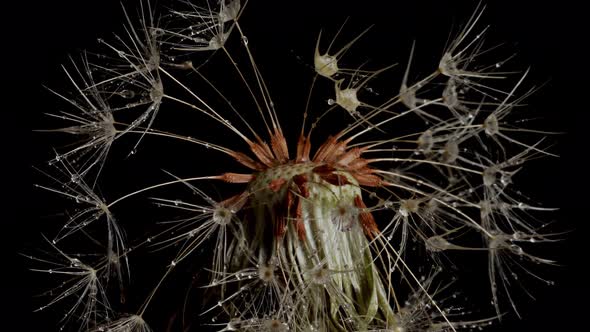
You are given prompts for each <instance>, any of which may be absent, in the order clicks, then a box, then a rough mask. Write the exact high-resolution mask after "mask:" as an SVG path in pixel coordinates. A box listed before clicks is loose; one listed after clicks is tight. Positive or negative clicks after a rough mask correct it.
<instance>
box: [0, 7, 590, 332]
mask: <svg viewBox="0 0 590 332" xmlns="http://www.w3.org/2000/svg"><path fill="white" fill-rule="evenodd" d="M123 2H124V3H128V5H127V6H128V8H134V7H135V5H136V4H135V1H123ZM317 2H320V1H317ZM514 2H515V1H504V0H502V1H490V3H489V4H488V9H487V10H486V13H485V15H484V23H486V24H491V25H492V29H491V37H490V38H491V39H492V40H493V41H496V42H498V41H502V42H506V49H508V50H509V51H512V50H514V51H517V52H518V57H517V59H516V60H515V62H516V64H521V65H522V66H520V67H521V68H523V67H526V66H528V65H530V66H531V69H532V74H531V78H530V79H531V80H533V81H535V80H536V81H540V82H545V81H547V84H546V86H545V87H544V88H543V89H542V90H540V91H539V92H538V93H537V94H536V95H534V96H533V97H531V100H530V102H531V105H532V107H536V108H538V109H539V111H540V113H541V114H542V115H543V116H544V117H546V118H547V119H548V120H547V127H545V128H548V129H552V130H559V131H563V132H566V134H564V135H560V136H558V137H557V138H556V140H557V141H558V144H557V146H556V147H555V150H556V152H557V153H558V154H559V155H560V156H561V157H560V158H559V159H558V160H552V161H548V162H546V163H545V164H543V167H542V168H540V169H538V170H536V171H533V172H536V173H534V174H533V175H532V176H531V177H530V178H528V179H525V181H528V183H525V184H524V186H525V187H528V190H529V192H530V191H531V190H532V191H533V192H535V196H536V198H538V199H539V200H542V201H545V202H548V205H551V206H558V207H560V211H559V212H558V214H557V219H558V220H559V223H560V224H561V225H560V227H563V229H568V230H572V232H571V233H570V234H568V236H567V239H566V240H565V241H563V242H561V243H559V244H558V245H556V246H553V247H552V248H553V249H552V250H555V252H553V253H552V254H555V256H557V257H559V262H560V263H561V264H562V266H560V267H556V268H554V271H552V272H551V273H550V274H551V276H552V277H554V278H553V279H554V280H555V281H556V285H555V286H552V287H539V288H538V289H536V290H537V292H536V293H535V296H536V300H535V301H526V302H525V303H523V305H522V306H521V309H522V313H523V319H522V320H518V319H515V318H514V317H513V316H514V315H510V316H509V317H508V318H507V319H506V320H505V321H504V323H503V325H501V326H500V327H495V329H490V330H498V331H524V330H526V331H582V330H585V329H584V327H585V326H586V322H587V318H586V316H587V314H588V313H587V308H588V307H589V306H588V304H587V303H588V301H589V300H590V293H589V291H588V290H589V287H590V286H589V281H590V278H588V277H587V276H588V274H587V273H586V271H585V270H586V266H587V265H588V263H589V262H590V259H588V253H589V250H588V247H587V242H588V241H587V234H588V233H587V232H588V231H589V230H590V228H589V227H588V225H587V224H588V218H587V214H588V213H587V210H586V207H587V206H588V204H587V199H586V197H587V196H588V195H587V193H588V187H587V186H586V182H587V181H586V180H587V171H588V169H590V168H589V167H587V164H586V160H585V158H586V156H587V154H588V152H587V151H588V144H587V143H588V141H589V140H588V139H587V136H586V133H587V131H588V130H587V129H586V126H587V123H588V122H586V121H585V118H586V116H585V114H586V113H587V112H588V102H587V101H588V97H587V96H588V93H587V92H585V91H583V89H584V88H585V87H586V86H587V83H586V82H584V80H583V79H585V78H586V77H587V76H585V73H586V68H585V67H586V66H587V62H584V61H587V58H586V59H585V57H584V55H583V53H582V46H583V44H585V43H587V40H588V35H587V33H586V32H585V31H584V30H583V28H585V27H586V24H585V23H586V22H585V21H584V19H585V18H583V17H582V15H581V14H580V13H581V11H580V10H578V8H575V7H572V6H570V5H568V4H567V1H561V2H559V4H558V6H557V5H555V3H553V4H552V5H549V4H542V3H539V2H535V1H518V3H516V4H515V3H514ZM572 3H573V2H572ZM475 5H476V2H475V1H405V2H402V1H384V0H383V1H377V0H369V1H335V0H328V1H321V4H318V3H316V1H309V0H304V1H284V2H283V1H255V0H254V1H250V4H249V5H248V7H249V8H248V9H247V10H246V14H245V17H244V24H245V25H246V30H247V31H248V32H247V34H248V35H249V39H250V45H255V46H252V47H253V50H254V52H255V55H257V56H259V57H258V58H257V59H258V63H259V64H261V70H262V72H263V74H265V77H266V79H267V80H268V81H269V82H271V86H272V84H273V82H281V83H280V87H279V86H277V87H276V88H274V87H273V89H276V90H275V91H277V94H278V96H277V100H276V103H277V105H278V107H279V108H280V107H281V106H282V107H283V108H284V109H288V110H290V111H293V112H297V109H298V108H300V107H302V106H303V105H302V104H301V103H300V102H299V101H300V100H302V99H301V96H304V94H305V92H306V86H305V85H301V84H306V82H305V81H302V83H299V82H298V81H297V80H293V81H290V80H286V78H290V77H291V75H295V76H297V72H302V73H305V71H306V70H308V69H306V68H305V66H304V65H302V64H300V63H299V62H298V60H297V57H302V58H303V59H304V61H307V62H309V60H310V59H311V58H310V55H311V52H310V50H312V48H313V46H314V44H315V38H316V36H317V31H319V29H320V28H326V29H333V30H332V31H334V29H335V28H337V27H338V26H339V25H340V24H341V22H342V21H343V20H344V18H346V17H348V16H349V17H350V18H351V20H350V25H349V28H350V29H351V30H349V31H352V33H354V32H357V31H360V30H362V29H364V27H366V26H367V25H369V24H371V23H376V24H377V26H376V27H375V28H374V29H372V31H371V34H372V35H371V37H370V38H371V40H380V43H379V45H380V46H378V47H376V50H373V51H374V52H377V54H380V52H381V51H383V52H388V53H389V54H391V55H392V59H393V60H394V61H400V62H401V63H405V61H406V60H405V59H406V57H407V52H408V50H409V45H410V44H411V41H412V40H413V39H414V38H415V39H416V40H417V42H418V46H419V47H420V45H426V44H428V43H431V44H435V45H438V47H436V46H431V47H429V48H428V49H430V50H435V51H436V53H435V54H433V55H432V59H434V58H436V57H437V56H439V54H440V53H439V51H438V50H440V49H442V47H443V46H444V42H445V40H444V39H445V38H446V36H447V35H448V31H450V28H451V26H452V24H453V23H454V24H455V25H457V24H460V23H463V22H465V20H466V18H467V17H468V16H469V15H470V14H471V11H472V10H473V8H474V7H475ZM131 12H133V10H131ZM4 14H5V15H7V16H8V19H7V20H5V24H6V27H5V28H4V29H3V31H4V37H5V38H4V40H3V43H4V45H3V47H2V53H3V58H4V59H3V61H2V62H3V64H4V69H5V70H4V72H5V75H6V76H5V77H4V82H3V86H4V88H3V89H4V93H2V96H3V99H4V101H5V102H4V103H3V104H2V106H1V107H0V109H1V110H2V114H3V121H2V125H3V129H4V130H3V134H5V137H3V143H4V144H3V152H2V155H1V156H2V157H1V158H0V162H1V163H2V166H3V168H4V169H5V170H6V171H5V172H3V174H4V175H5V176H4V178H5V183H6V184H5V186H4V189H5V190H4V191H3V192H4V199H3V200H2V201H3V204H4V205H5V207H4V208H3V209H2V211H3V212H4V213H3V216H2V220H1V221H0V222H2V223H3V226H4V227H3V228H2V233H0V236H1V237H2V239H3V241H2V243H3V245H4V246H5V248H4V249H3V252H4V254H5V257H6V258H5V259H4V261H3V264H2V265H1V266H2V268H1V271H2V275H3V277H4V278H5V281H3V282H2V285H3V288H4V287H5V289H3V290H2V291H3V294H2V296H3V300H4V307H5V308H8V311H7V310H2V313H3V314H5V315H6V317H5V318H4V319H3V320H2V323H0V324H1V325H0V326H2V330H6V331H55V330H57V328H55V326H56V324H55V319H56V318H55V317H56V316H54V317H52V316H51V315H49V314H34V313H32V310H34V308H36V307H37V306H39V305H40V303H42V302H40V301H38V300H37V299H34V298H33V297H34V295H35V294H36V293H37V292H38V290H39V288H38V285H37V284H38V283H39V280H40V279H41V278H43V276H39V275H33V274H32V273H30V272H29V271H27V269H28V268H29V267H30V266H28V265H27V264H28V262H26V261H25V260H23V259H22V258H21V257H20V256H18V255H17V253H18V252H28V253H30V252H31V251H34V250H35V247H36V246H37V245H38V244H39V243H40V241H41V237H40V236H39V233H40V232H41V231H48V230H50V229H52V227H51V226H48V225H47V224H44V221H47V218H45V217H46V214H47V213H48V211H51V205H53V204H54V203H56V202H58V200H53V199H52V198H50V197H48V195H47V194H45V193H39V192H36V191H33V190H32V186H31V184H32V183H33V182H36V181H39V179H40V177H39V174H36V173H35V172H34V171H32V170H31V165H41V164H43V162H44V160H46V159H48V158H49V157H50V156H51V150H49V148H48V147H49V146H50V145H48V144H47V143H46V141H47V139H48V138H49V137H48V136H42V135H39V134H33V133H32V132H31V130H32V129H35V128H39V127H41V126H42V125H43V123H44V117H43V116H42V113H43V112H51V111H54V108H53V105H52V103H53V102H54V101H55V97H52V96H51V95H50V94H48V93H47V92H46V91H44V89H43V88H42V84H47V85H49V86H55V85H58V84H59V82H60V81H65V78H64V76H63V74H62V73H61V72H60V70H59V65H60V64H61V63H64V62H66V61H67V56H68V55H69V54H76V53H77V52H79V50H82V49H85V48H93V47H94V46H95V41H96V38H97V37H104V38H109V37H110V36H111V34H110V32H111V31H121V25H122V22H123V16H122V12H121V9H120V4H119V2H117V1H104V0H103V1H69V0H68V1H59V2H57V1H56V2H44V1H32V2H27V3H23V4H21V5H19V6H18V7H12V8H9V9H8V10H5V11H4ZM348 35H350V33H349V34H348ZM302 40H303V41H305V42H302ZM424 49H427V48H426V47H424ZM275 54H276V55H277V56H276V58H281V59H287V60H286V61H285V63H282V62H281V63H278V62H277V61H276V60H274V59H275V57H274V55H275ZM426 58H428V57H427V56H426ZM382 60H383V59H380V58H379V55H377V56H376V59H375V61H377V62H378V61H382ZM283 66H284V67H283ZM287 67H288V68H291V69H285V68H287ZM293 68H295V69H293ZM266 73H268V74H266ZM586 80H587V79H586ZM285 82H286V83H285ZM292 93H293V94H295V96H293V95H292ZM296 98H297V99H296ZM294 100H297V102H295V101H294ZM146 144H147V143H146ZM167 153H169V154H170V155H171V156H172V155H174V154H177V153H180V151H176V150H170V149H168V150H167ZM162 159H166V156H163V157H159V158H156V159H155V160H140V162H152V161H154V162H158V161H161V160H162ZM182 160H183V163H184V164H185V166H186V165H189V167H195V168H200V167H203V168H206V166H205V165H204V164H205V162H204V159H202V158H201V157H200V156H199V154H190V155H186V156H185V157H183V159H182ZM137 166H138V164H134V166H132V167H131V169H133V170H136V171H137V168H133V167H137ZM161 167H164V168H166V164H165V163H163V164H161V165H157V166H156V167H153V169H154V170H156V171H157V170H158V169H159V168H161ZM167 169H169V168H167ZM144 171H145V172H146V173H142V172H144ZM137 172H138V173H140V174H139V175H142V174H152V173H150V172H152V171H151V170H143V169H142V170H139V171H137ZM119 175H120V177H119V178H117V179H122V178H124V177H125V176H126V175H123V174H122V173H119ZM533 179H534V180H533ZM114 181H117V180H114ZM54 211H55V210H54ZM137 213H138V215H137V216H138V219H142V218H143V217H145V216H142V215H140V214H139V213H140V212H137ZM480 279H481V278H480ZM470 287H472V288H473V289H476V290H477V289H481V291H482V292H487V291H488V286H487V284H482V285H478V284H477V283H476V282H474V283H473V285H470ZM52 319H53V320H52ZM155 330H156V331H160V330H161V329H160V327H155Z"/></svg>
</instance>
